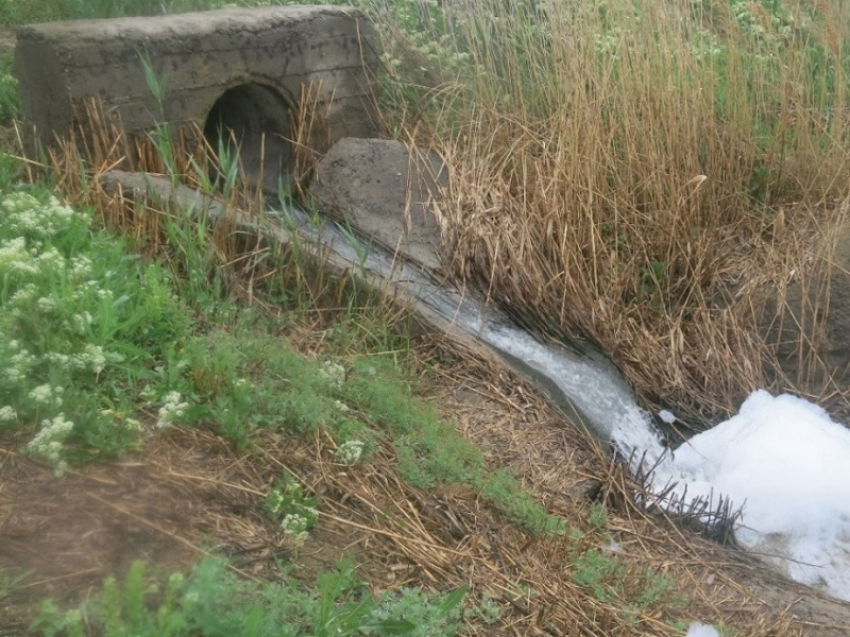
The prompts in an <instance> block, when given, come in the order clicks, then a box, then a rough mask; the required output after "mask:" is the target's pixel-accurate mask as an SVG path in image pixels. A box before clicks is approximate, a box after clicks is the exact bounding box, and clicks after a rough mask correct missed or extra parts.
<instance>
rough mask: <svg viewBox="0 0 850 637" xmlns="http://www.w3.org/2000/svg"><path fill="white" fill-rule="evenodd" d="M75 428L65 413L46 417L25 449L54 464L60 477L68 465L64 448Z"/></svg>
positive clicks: (54, 468) (55, 470)
mask: <svg viewBox="0 0 850 637" xmlns="http://www.w3.org/2000/svg"><path fill="white" fill-rule="evenodd" d="M73 428H74V423H73V422H71V421H70V420H66V419H65V414H59V415H58V416H56V417H55V418H53V419H49V418H46V419H45V420H42V421H41V429H39V430H38V433H36V435H35V437H34V438H33V439H32V440H31V441H30V442H29V444H27V445H26V446H25V447H24V449H25V450H26V451H27V452H29V453H32V454H35V455H37V456H41V457H42V458H44V459H45V460H46V461H47V462H49V463H50V464H52V465H53V470H54V473H55V474H56V475H57V477H59V476H61V475H62V474H63V473H64V472H65V469H66V468H67V466H68V465H67V463H66V462H65V460H64V459H63V458H62V449H63V443H64V442H65V440H66V439H67V438H68V436H69V435H71V431H72V430H73Z"/></svg>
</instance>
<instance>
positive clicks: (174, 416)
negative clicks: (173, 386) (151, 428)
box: [156, 391, 189, 429]
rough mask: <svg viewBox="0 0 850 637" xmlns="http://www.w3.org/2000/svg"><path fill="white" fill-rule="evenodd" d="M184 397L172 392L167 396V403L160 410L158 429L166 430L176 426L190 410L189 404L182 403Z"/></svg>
mask: <svg viewBox="0 0 850 637" xmlns="http://www.w3.org/2000/svg"><path fill="white" fill-rule="evenodd" d="M181 398H182V396H181V395H180V392H176V391H170V392H168V394H166V396H165V402H164V403H163V405H162V407H160V408H159V415H158V417H157V420H156V427H157V429H164V428H165V427H170V426H171V425H173V424H174V421H175V420H178V419H179V418H180V417H181V416H183V414H184V413H185V412H186V410H187V409H188V408H189V403H186V402H180V401H181Z"/></svg>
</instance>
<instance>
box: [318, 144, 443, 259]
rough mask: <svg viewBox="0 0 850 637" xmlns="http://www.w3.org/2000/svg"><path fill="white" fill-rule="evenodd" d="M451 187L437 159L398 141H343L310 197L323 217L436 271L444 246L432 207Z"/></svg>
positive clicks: (320, 171) (326, 163)
mask: <svg viewBox="0 0 850 637" xmlns="http://www.w3.org/2000/svg"><path fill="white" fill-rule="evenodd" d="M447 182H448V169H447V167H446V166H445V165H444V163H443V160H442V159H441V158H440V157H439V156H438V155H437V154H436V153H433V152H429V151H423V150H417V149H414V150H412V151H411V150H409V149H408V148H407V147H405V145H404V144H402V143H401V142H398V141H395V140H388V139H354V138H344V139H341V140H340V141H338V142H337V143H336V144H334V146H333V147H332V148H331V149H330V150H329V151H328V152H327V154H326V155H325V156H324V157H323V158H322V159H321V161H320V162H319V164H318V166H317V167H316V173H315V177H314V180H313V182H312V183H311V184H310V187H309V191H308V194H309V197H310V199H311V203H312V204H313V205H314V206H315V207H316V209H317V210H319V211H320V212H321V213H322V214H324V215H328V216H330V217H333V218H336V219H338V220H342V221H345V222H347V223H350V225H351V226H352V228H353V229H355V230H358V231H359V232H360V233H362V234H363V235H365V236H366V237H368V238H369V239H371V240H373V241H376V242H377V243H379V244H381V245H382V246H383V247H385V248H386V249H387V250H389V251H390V252H391V253H398V254H400V255H401V256H403V257H405V258H406V259H409V260H412V261H416V262H418V263H420V264H422V265H424V266H426V267H427V268H430V269H431V270H437V269H439V268H440V264H441V257H442V244H441V233H440V225H439V223H438V221H437V218H436V216H435V215H434V210H433V206H432V205H431V204H432V203H434V202H436V201H439V197H440V189H441V188H442V187H444V186H446V184H447Z"/></svg>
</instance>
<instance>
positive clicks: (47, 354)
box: [0, 190, 188, 474]
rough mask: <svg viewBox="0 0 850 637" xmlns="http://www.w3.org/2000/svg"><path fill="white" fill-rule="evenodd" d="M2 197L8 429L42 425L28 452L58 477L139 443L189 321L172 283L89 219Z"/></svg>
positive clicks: (31, 197) (1, 406)
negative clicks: (147, 390)
mask: <svg viewBox="0 0 850 637" xmlns="http://www.w3.org/2000/svg"><path fill="white" fill-rule="evenodd" d="M0 197H2V201H0V334H2V335H3V337H4V338H3V340H2V343H0V355H2V356H3V358H4V360H6V361H7V365H6V368H5V370H4V373H3V375H2V378H0V420H2V422H0V426H6V427H9V426H11V427H15V428H18V427H24V426H32V425H37V426H38V430H37V431H36V433H35V434H34V436H33V437H32V439H31V441H30V442H29V443H28V444H27V445H26V447H25V450H26V451H28V452H29V453H31V454H33V455H36V456H39V457H41V458H42V459H44V460H46V461H48V462H49V463H50V464H51V465H53V467H54V469H55V471H56V472H57V473H58V474H61V473H62V472H63V471H64V469H65V467H66V465H67V462H68V461H69V460H73V459H74V458H75V457H77V451H75V450H81V449H82V448H88V449H95V450H98V451H100V452H101V453H117V452H120V451H122V450H125V449H127V448H128V447H132V446H134V445H135V444H136V442H137V440H138V432H139V429H140V423H139V421H138V420H137V419H135V418H134V417H133V416H132V414H133V411H134V409H135V405H136V404H139V403H143V398H142V393H143V391H142V390H143V389H144V387H145V386H146V385H147V384H150V383H151V382H155V378H156V376H155V368H156V367H157V366H160V365H163V364H167V362H168V360H169V359H170V358H171V357H172V356H173V353H174V352H173V349H172V348H173V346H174V345H175V343H179V342H180V340H181V339H182V338H184V337H185V335H186V330H187V328H188V318H187V317H186V315H185V312H184V310H183V308H182V307H181V306H180V304H179V302H178V301H177V300H176V298H174V296H173V295H172V292H171V290H170V286H169V283H168V277H167V276H166V275H165V273H164V272H163V271H162V270H160V269H159V268H158V267H156V266H153V265H150V266H145V265H142V264H141V263H139V262H138V261H137V260H135V259H134V258H132V257H131V256H127V253H126V252H125V250H124V247H123V246H122V245H121V243H120V242H118V241H115V239H114V238H113V237H110V236H109V235H107V234H106V233H103V232H96V231H93V230H92V229H91V227H90V224H91V219H90V216H89V215H88V214H85V213H81V212H77V211H75V210H73V209H71V208H69V207H68V206H65V205H63V204H61V203H60V202H59V201H58V200H57V199H56V198H55V197H52V196H50V195H48V194H46V193H44V192H41V191H38V190H35V191H33V192H32V193H24V192H11V193H3V194H0ZM93 254H97V259H94V258H92V256H90V255H93ZM140 286H142V287H144V293H141V289H142V288H141V287H140ZM128 385H129V391H128Z"/></svg>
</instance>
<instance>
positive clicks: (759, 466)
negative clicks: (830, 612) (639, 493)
mask: <svg viewBox="0 0 850 637" xmlns="http://www.w3.org/2000/svg"><path fill="white" fill-rule="evenodd" d="M660 476H662V477H663V479H664V480H665V481H666V480H667V479H669V478H670V477H673V478H675V479H677V480H678V482H679V484H678V486H677V487H676V490H675V494H676V495H679V496H680V497H684V498H686V499H688V500H690V499H692V498H696V497H703V498H708V497H710V496H713V497H714V498H715V500H716V498H717V496H718V495H721V494H722V495H724V496H726V497H728V498H729V499H731V501H732V503H733V505H734V506H736V507H737V506H742V507H743V517H742V518H741V521H740V525H739V526H738V527H737V528H736V530H735V537H736V539H737V540H738V542H739V543H740V544H741V545H742V546H743V547H744V548H747V549H750V550H752V551H755V552H758V553H759V554H760V555H762V556H763V557H766V558H767V559H768V561H771V562H773V563H774V564H776V565H778V566H779V567H780V568H782V569H783V570H784V571H785V572H786V573H787V574H788V575H789V576H790V577H792V578H793V579H795V580H796V581H798V582H800V583H803V584H807V585H810V586H816V587H819V588H821V589H823V590H825V591H826V592H828V593H829V594H831V595H833V596H835V597H839V598H841V599H845V600H850V430H848V429H846V428H844V427H843V426H841V425H839V424H837V423H835V422H833V421H832V420H831V419H830V418H829V416H828V415H827V413H826V412H825V411H824V410H823V409H821V408H820V407H818V406H817V405H814V404H812V403H810V402H807V401H805V400H802V399H800V398H797V397H794V396H790V395H781V396H776V397H774V396H771V395H770V394H769V393H768V392H766V391H763V390H759V391H756V392H754V393H753V394H752V395H750V397H749V398H747V400H746V401H745V402H744V404H743V405H742V406H741V410H740V412H739V414H738V415H736V416H734V417H733V418H731V419H729V420H727V421H726V422H723V423H721V424H719V425H717V426H716V427H714V428H712V429H710V430H708V431H706V432H704V433H701V434H699V435H697V436H695V437H693V438H691V440H689V441H688V442H687V443H685V444H683V445H682V446H680V447H679V448H678V449H676V451H675V452H674V454H673V458H672V460H671V461H670V463H669V464H668V465H667V466H665V467H664V468H663V471H662V472H661V473H660Z"/></svg>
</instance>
